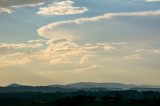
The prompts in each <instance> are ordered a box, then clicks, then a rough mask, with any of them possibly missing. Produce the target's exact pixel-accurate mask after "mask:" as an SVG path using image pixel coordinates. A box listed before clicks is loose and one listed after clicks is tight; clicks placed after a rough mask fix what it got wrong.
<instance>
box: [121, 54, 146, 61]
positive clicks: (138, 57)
mask: <svg viewBox="0 0 160 106" xmlns="http://www.w3.org/2000/svg"><path fill="white" fill-rule="evenodd" d="M123 59H124V60H131V61H132V60H133V61H134V60H141V59H143V57H142V56H140V55H138V54H134V55H130V56H124V57H123Z"/></svg>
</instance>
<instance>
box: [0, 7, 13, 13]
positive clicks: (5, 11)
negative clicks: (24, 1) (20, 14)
mask: <svg viewBox="0 0 160 106" xmlns="http://www.w3.org/2000/svg"><path fill="white" fill-rule="evenodd" d="M12 12H13V10H11V9H8V8H1V7H0V13H8V14H11V13H12Z"/></svg>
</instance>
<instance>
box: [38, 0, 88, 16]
mask: <svg viewBox="0 0 160 106" xmlns="http://www.w3.org/2000/svg"><path fill="white" fill-rule="evenodd" d="M73 4H74V2H73V1H71V0H66V1H60V2H53V4H50V5H48V6H47V7H41V8H40V10H39V11H38V12H37V14H39V15H69V14H82V13H84V12H86V11H88V9H87V8H86V7H74V6H73Z"/></svg>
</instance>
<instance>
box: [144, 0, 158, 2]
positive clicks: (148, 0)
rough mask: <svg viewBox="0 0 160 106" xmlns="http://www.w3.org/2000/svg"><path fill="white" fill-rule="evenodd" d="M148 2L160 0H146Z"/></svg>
mask: <svg viewBox="0 0 160 106" xmlns="http://www.w3.org/2000/svg"><path fill="white" fill-rule="evenodd" d="M145 1H146V2H159V1H160V0H145Z"/></svg>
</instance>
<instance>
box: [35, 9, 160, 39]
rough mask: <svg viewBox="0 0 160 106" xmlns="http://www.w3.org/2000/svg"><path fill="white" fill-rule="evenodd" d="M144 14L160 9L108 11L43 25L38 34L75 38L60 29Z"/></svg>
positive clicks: (47, 36)
mask: <svg viewBox="0 0 160 106" xmlns="http://www.w3.org/2000/svg"><path fill="white" fill-rule="evenodd" d="M143 16H160V10H156V11H142V12H121V13H106V14H104V15H100V16H95V17H91V18H79V19H76V20H68V21H60V22H55V23H51V24H48V25H46V26H42V27H41V28H39V29H38V30H37V32H38V34H39V35H40V36H42V37H44V38H47V39H55V38H56V39H57V38H69V37H70V38H74V35H73V34H72V32H71V31H69V30H66V29H60V27H62V26H65V25H78V24H82V23H86V22H96V21H100V20H106V19H111V18H113V17H143Z"/></svg>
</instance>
